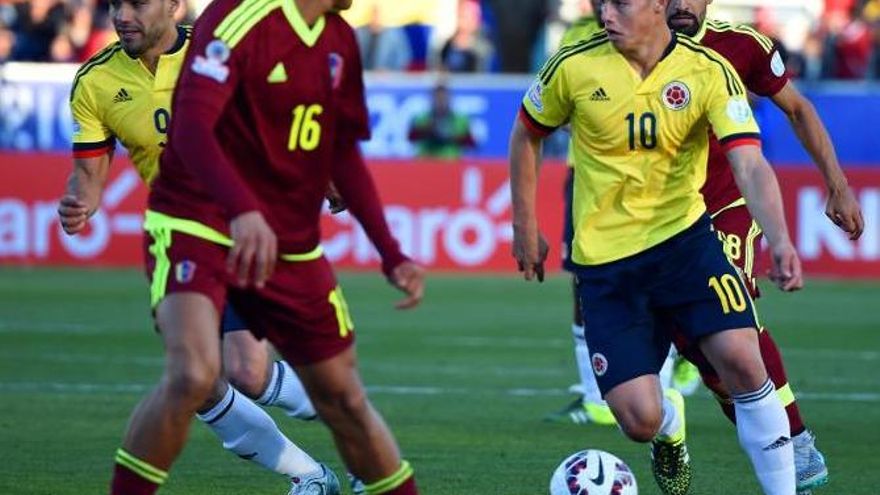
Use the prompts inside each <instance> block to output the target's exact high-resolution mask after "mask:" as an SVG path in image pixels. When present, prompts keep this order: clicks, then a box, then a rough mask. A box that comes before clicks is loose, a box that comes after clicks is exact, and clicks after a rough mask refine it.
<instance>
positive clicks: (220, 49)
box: [192, 40, 229, 83]
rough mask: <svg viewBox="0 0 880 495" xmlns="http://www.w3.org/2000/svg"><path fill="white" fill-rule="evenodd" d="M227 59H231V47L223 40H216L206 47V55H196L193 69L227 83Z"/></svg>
mask: <svg viewBox="0 0 880 495" xmlns="http://www.w3.org/2000/svg"><path fill="white" fill-rule="evenodd" d="M227 60H229V47H228V46H226V43H224V42H223V41H222V40H214V41H212V42H210V43H208V46H206V47H205V54H204V55H196V57H195V59H193V63H192V70H193V72H195V73H196V74H200V75H202V76H205V77H208V78H211V79H213V80H215V81H217V82H219V83H225V82H226V79H228V78H229V67H227V66H226V61H227Z"/></svg>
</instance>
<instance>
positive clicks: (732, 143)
mask: <svg viewBox="0 0 880 495" xmlns="http://www.w3.org/2000/svg"><path fill="white" fill-rule="evenodd" d="M740 146H758V147H761V140H760V139H758V138H754V137H740V138H737V139H730V140H725V141H722V142H721V147H722V148H724V151H725V152H728V151H730V150H732V149H734V148H739V147H740Z"/></svg>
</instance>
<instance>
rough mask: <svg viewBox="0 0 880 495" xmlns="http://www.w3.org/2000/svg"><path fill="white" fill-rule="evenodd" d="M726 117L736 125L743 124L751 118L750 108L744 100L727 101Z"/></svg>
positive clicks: (732, 99) (733, 99)
mask: <svg viewBox="0 0 880 495" xmlns="http://www.w3.org/2000/svg"><path fill="white" fill-rule="evenodd" d="M727 116H728V117H729V118H730V120H732V121H734V122H736V123H737V124H745V123H746V122H748V121H749V119H751V118H752V108H751V107H750V106H749V102H748V101H746V100H745V99H744V98H731V99H729V100H728V101H727Z"/></svg>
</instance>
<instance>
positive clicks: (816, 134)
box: [788, 100, 848, 191]
mask: <svg viewBox="0 0 880 495" xmlns="http://www.w3.org/2000/svg"><path fill="white" fill-rule="evenodd" d="M788 119H789V121H790V122H791V127H792V129H794V132H795V134H796V135H797V137H798V139H799V140H800V142H801V144H802V145H803V146H804V148H805V149H806V150H807V152H808V153H809V154H810V157H811V158H812V159H813V162H814V163H815V164H816V167H817V168H818V169H819V171H820V172H821V173H822V177H823V178H824V179H825V185H826V187H828V190H829V191H839V190H843V189H845V188H846V187H848V186H847V181H846V176H845V175H844V174H843V170H841V168H840V165H839V164H838V162H837V154H836V153H835V151H834V144H833V143H832V142H831V138H830V137H829V136H828V131H827V130H826V129H825V126H824V125H823V124H822V120H821V119H820V118H819V114H818V113H816V109H815V108H814V107H813V105H812V104H810V102H808V101H806V100H803V101H802V103H801V104H800V105H798V106H796V107H795V108H794V109H793V110H792V111H791V112H790V113H789V114H788Z"/></svg>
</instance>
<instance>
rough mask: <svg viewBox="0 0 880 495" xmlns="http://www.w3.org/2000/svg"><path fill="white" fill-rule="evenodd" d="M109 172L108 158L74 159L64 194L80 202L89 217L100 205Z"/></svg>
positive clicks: (107, 156)
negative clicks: (86, 209)
mask: <svg viewBox="0 0 880 495" xmlns="http://www.w3.org/2000/svg"><path fill="white" fill-rule="evenodd" d="M109 170H110V156H109V155H103V156H100V157H95V158H87V159H83V158H75V159H74V161H73V171H72V172H71V173H70V177H68V179H67V188H66V193H67V194H68V195H70V196H74V197H76V198H77V199H78V200H80V201H82V202H83V203H84V204H85V205H86V207H87V208H88V211H89V216H91V215H92V214H94V213H95V211H97V209H98V207H99V206H100V203H101V193H102V192H103V191H104V184H106V183H107V176H108V174H109Z"/></svg>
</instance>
